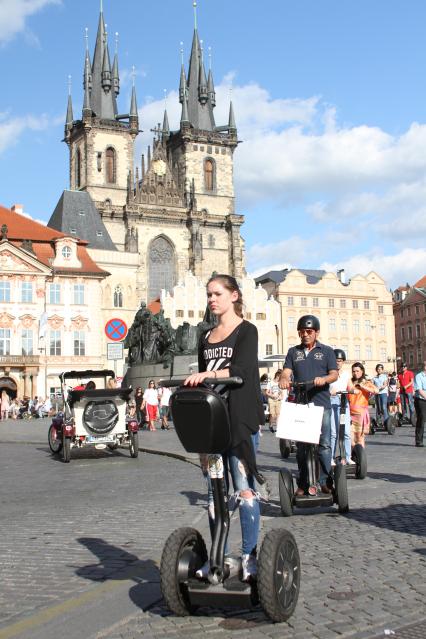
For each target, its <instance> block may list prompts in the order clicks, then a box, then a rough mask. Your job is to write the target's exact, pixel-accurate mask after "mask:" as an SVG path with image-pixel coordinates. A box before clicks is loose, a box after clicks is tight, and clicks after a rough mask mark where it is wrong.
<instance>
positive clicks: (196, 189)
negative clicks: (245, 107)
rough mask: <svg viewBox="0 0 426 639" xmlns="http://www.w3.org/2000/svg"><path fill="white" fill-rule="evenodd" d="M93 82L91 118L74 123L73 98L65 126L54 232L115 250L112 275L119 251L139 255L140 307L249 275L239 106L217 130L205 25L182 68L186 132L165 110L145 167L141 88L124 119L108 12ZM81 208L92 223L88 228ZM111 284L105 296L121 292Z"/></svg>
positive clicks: (89, 70)
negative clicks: (239, 182) (186, 280)
mask: <svg viewBox="0 0 426 639" xmlns="http://www.w3.org/2000/svg"><path fill="white" fill-rule="evenodd" d="M86 42H87V39H86ZM83 76H84V101H83V109H82V114H81V117H80V118H79V119H74V115H73V106H72V99H71V95H69V97H68V108H67V116H66V123H65V142H66V143H67V145H68V148H69V179H70V190H69V191H65V192H64V194H63V196H62V197H61V200H60V201H59V203H58V205H57V207H56V210H55V212H54V214H53V215H52V217H51V219H50V221H49V226H50V227H52V228H55V229H56V230H59V231H62V232H64V233H67V234H70V235H77V233H78V236H79V237H82V238H83V239H84V240H86V241H87V242H88V243H89V251H90V252H91V254H92V256H93V257H94V259H96V257H95V255H94V254H93V253H92V251H96V250H107V251H109V256H105V255H104V257H107V260H106V262H103V263H102V266H103V267H105V268H107V270H108V271H109V272H111V273H112V274H113V273H114V272H115V267H114V262H115V261H116V260H117V261H118V262H120V257H119V254H123V253H126V254H133V255H134V256H135V258H137V259H136V260H134V264H133V266H132V268H131V269H130V270H128V272H127V275H128V280H129V281H132V282H133V281H134V289H135V290H134V297H135V300H138V301H141V300H145V301H147V302H151V301H152V300H154V299H158V298H159V297H160V295H161V291H162V290H165V291H171V290H172V289H173V287H174V286H175V285H176V284H177V283H178V282H179V281H180V280H181V279H182V278H183V277H184V276H185V273H186V272H187V271H188V270H190V271H191V272H192V273H193V274H194V275H195V276H196V277H198V278H200V279H201V280H203V281H206V280H207V279H208V277H209V276H210V275H211V273H212V271H214V270H216V271H220V272H225V273H230V274H232V275H234V276H235V277H237V278H241V277H242V276H243V275H244V242H243V240H242V238H241V235H240V227H241V225H242V224H243V221H244V218H243V216H242V215H238V214H236V212H235V194H234V181H233V161H234V151H235V149H236V147H237V145H238V137H237V129H236V125H235V117H234V110H233V106H232V102H231V104H230V109H229V119H228V122H227V123H226V124H224V125H221V126H218V125H217V124H216V122H215V117H214V109H215V106H216V92H215V87H214V80H213V74H212V70H211V69H210V70H209V72H208V74H206V69H205V62H204V54H203V49H202V46H201V42H200V38H199V34H198V28H197V23H196V22H195V27H194V34H193V40H192V49H191V54H190V60H189V67H188V69H186V68H185V66H184V63H183V61H182V66H181V70H180V81H179V100H180V104H181V119H180V124H179V128H178V129H177V130H171V129H170V125H169V118H168V114H167V111H165V112H164V114H163V116H162V120H163V124H162V126H157V127H155V129H154V139H153V144H152V148H151V147H149V148H148V151H147V154H146V156H145V154H144V155H142V158H141V161H140V164H139V163H135V161H134V149H135V141H136V139H137V136H138V134H139V128H140V126H141V125H143V124H144V123H140V122H139V115H138V108H137V98H136V88H135V86H134V84H133V87H132V95H131V102H130V109H129V112H128V113H125V114H120V112H119V109H118V106H117V101H118V96H119V93H120V75H119V65H118V56H117V53H116V54H115V57H114V59H113V63H112V64H111V58H110V53H109V44H108V35H107V32H106V28H105V21H104V15H103V11H102V10H101V12H100V16H99V23H98V31H97V37H96V43H95V47H94V52H93V56H91V55H90V52H89V47H88V46H87V45H86V52H85V59H84V74H83ZM65 200H68V206H65V204H66V203H65ZM81 210H85V211H86V213H85V216H86V217H85V224H84V226H80V227H79V226H78V225H77V224H76V219H78V217H79V215H80V211H81ZM95 233H96V236H95V235H94V234H95ZM99 238H101V240H100V241H99ZM97 239H98V241H97ZM93 240H95V242H93ZM102 244H103V246H102ZM114 252H115V254H114ZM108 260H109V262H108ZM108 286H109V284H105V286H104V293H105V295H106V294H107V293H108V291H109V294H110V295H111V287H109V289H108V288H107V287H108ZM121 286H122V287H125V286H127V282H125V281H123V282H122V284H121ZM132 295H133V293H132ZM105 301H106V302H108V300H105ZM107 305H108V304H107ZM137 306H138V304H137V303H135V305H134V309H136V308H137Z"/></svg>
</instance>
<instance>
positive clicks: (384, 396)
mask: <svg viewBox="0 0 426 639" xmlns="http://www.w3.org/2000/svg"><path fill="white" fill-rule="evenodd" d="M372 382H373V384H374V386H377V388H378V389H379V392H378V394H377V395H376V419H377V418H378V416H379V414H382V415H383V420H384V421H386V420H387V418H388V376H387V375H386V373H385V369H384V368H383V364H377V366H376V377H373V379H372Z"/></svg>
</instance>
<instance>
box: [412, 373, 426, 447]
mask: <svg viewBox="0 0 426 639" xmlns="http://www.w3.org/2000/svg"><path fill="white" fill-rule="evenodd" d="M414 388H415V390H416V395H415V398H414V402H415V406H416V413H417V421H416V446H417V447H422V446H423V435H424V430H425V422H426V362H423V370H421V371H420V373H417V375H416V379H415V381H414Z"/></svg>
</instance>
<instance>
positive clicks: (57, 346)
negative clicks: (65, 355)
mask: <svg viewBox="0 0 426 639" xmlns="http://www.w3.org/2000/svg"><path fill="white" fill-rule="evenodd" d="M61 353H62V345H61V331H50V340H49V355H61Z"/></svg>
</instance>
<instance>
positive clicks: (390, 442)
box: [367, 433, 414, 448]
mask: <svg viewBox="0 0 426 639" xmlns="http://www.w3.org/2000/svg"><path fill="white" fill-rule="evenodd" d="M374 437H375V435H369V437H368V439H367V448H368V446H404V447H408V448H410V447H411V448H414V443H411V444H404V443H403V442H400V441H396V440H395V439H393V438H392V437H390V436H389V439H386V441H385V442H379V441H378V440H377V439H374ZM413 442H414V433H413Z"/></svg>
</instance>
